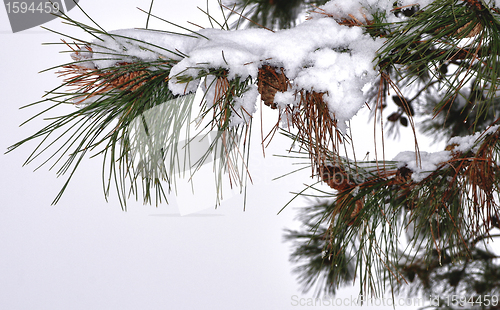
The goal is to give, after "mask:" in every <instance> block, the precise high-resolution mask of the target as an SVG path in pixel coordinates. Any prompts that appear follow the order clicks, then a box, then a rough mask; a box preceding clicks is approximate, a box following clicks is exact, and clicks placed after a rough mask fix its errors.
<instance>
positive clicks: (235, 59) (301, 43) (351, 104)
mask: <svg viewBox="0 0 500 310" xmlns="http://www.w3.org/2000/svg"><path fill="white" fill-rule="evenodd" d="M431 2H432V1H431V0H418V1H417V0H399V1H397V3H396V4H397V5H398V6H411V5H416V4H418V5H420V7H421V8H424V7H425V6H426V5H428V4H429V3H431ZM498 2H500V1H498ZM495 3H496V1H495ZM393 9H394V0H358V1H338V0H333V1H330V2H328V3H326V4H325V5H323V6H321V7H319V9H316V10H315V12H312V13H311V19H309V20H307V21H305V22H304V23H302V24H300V25H298V26H296V27H294V28H292V29H285V30H281V31H277V32H272V31H269V30H267V29H244V30H235V31H227V30H218V29H202V30H200V31H198V32H197V33H191V34H188V35H180V34H173V33H169V32H161V31H152V30H144V29H125V30H117V31H113V32H111V33H110V35H107V36H102V37H101V38H100V40H95V41H94V42H93V44H92V50H93V53H92V55H91V56H92V58H91V59H89V58H90V57H89V56H88V55H80V59H82V60H83V61H86V60H87V59H89V61H91V62H92V64H88V63H87V64H86V65H87V66H89V67H90V66H91V65H93V66H95V67H96V68H106V67H112V66H116V65H117V64H119V63H123V62H134V61H138V60H141V61H162V60H163V61H170V62H171V63H173V64H174V65H173V67H172V69H171V71H170V80H169V84H168V87H169V89H170V90H171V91H172V92H173V93H174V94H176V95H185V94H189V93H193V92H196V91H197V89H198V87H199V85H200V82H201V81H200V79H199V76H200V75H206V73H207V72H209V71H210V70H211V69H226V70H227V72H228V78H229V79H230V80H231V79H234V78H236V77H239V78H241V79H243V80H244V79H246V78H248V77H251V78H252V79H254V80H255V79H256V78H257V76H258V71H259V68H260V67H261V66H263V65H271V66H275V67H277V68H283V69H284V72H285V74H286V76H287V78H288V79H290V80H291V81H293V82H292V89H289V90H288V91H287V92H286V93H284V94H278V95H277V98H276V103H277V104H278V107H280V108H284V107H286V106H289V105H294V104H296V102H295V97H294V98H292V95H293V94H294V93H297V92H299V91H302V90H306V91H315V92H318V93H323V99H324V100H325V102H326V103H327V104H328V107H329V110H330V112H331V113H332V115H333V116H334V117H335V118H336V120H337V122H338V124H339V128H345V127H346V126H345V124H346V123H347V121H349V120H351V119H352V117H353V116H354V115H356V114H357V112H358V111H359V110H360V109H361V108H362V107H363V106H364V104H365V102H366V100H367V97H368V95H367V94H366V92H365V91H363V90H366V86H367V85H369V84H371V83H373V82H374V81H375V79H376V78H377V76H378V71H377V68H375V65H374V63H373V60H374V59H375V56H376V53H377V51H378V50H379V49H380V48H381V47H382V45H383V44H384V40H383V39H380V38H375V39H374V38H372V37H371V36H370V35H368V34H366V33H364V30H363V28H362V27H356V26H354V27H349V26H347V25H341V24H339V22H341V21H342V20H343V19H350V20H352V19H353V17H354V18H355V19H356V20H357V21H359V22H366V21H367V20H370V19H371V18H372V14H373V13H374V12H375V11H377V10H382V11H384V10H385V11H386V12H387V13H390V11H391V10H393ZM329 16H330V17H329ZM387 16H394V14H392V13H391V14H387ZM331 17H333V18H331ZM153 68H154V67H153ZM181 77H182V78H181ZM186 77H188V78H190V79H191V82H189V83H187V82H186V79H185V78H186ZM209 81H210V79H209ZM211 81H213V80H211ZM204 84H205V86H207V85H210V84H213V83H206V81H205V83H204ZM206 96H207V100H208V99H210V97H211V96H212V97H213V94H210V90H208V93H207V95H206ZM254 98H257V96H256V92H255V88H251V90H250V93H248V94H245V95H244V96H243V97H242V98H241V99H238V100H236V101H235V102H234V104H235V109H236V110H238V109H240V108H241V107H244V110H245V111H247V112H248V113H250V114H251V113H253V112H254V111H255V108H254V107H253V106H251V105H250V104H249V103H248V102H249V100H253V99H254ZM292 99H293V100H292ZM240 116H241V115H240ZM240 116H236V117H235V118H234V119H233V121H232V123H233V124H235V125H236V124H240V123H241V122H246V121H248V119H247V118H246V117H243V118H241V117H240Z"/></svg>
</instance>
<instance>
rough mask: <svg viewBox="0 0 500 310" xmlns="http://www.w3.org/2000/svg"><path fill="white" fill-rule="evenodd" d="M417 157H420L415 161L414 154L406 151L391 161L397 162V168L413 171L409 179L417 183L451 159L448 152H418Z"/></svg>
mask: <svg viewBox="0 0 500 310" xmlns="http://www.w3.org/2000/svg"><path fill="white" fill-rule="evenodd" d="M419 155H420V157H419V158H418V160H417V157H416V155H415V152H411V151H406V152H401V153H399V154H398V155H396V157H394V159H393V160H394V161H397V162H398V168H401V167H407V168H408V169H410V170H411V171H413V174H412V176H411V178H412V180H413V181H415V182H417V183H418V182H420V181H422V180H423V179H425V178H426V177H428V176H429V175H430V174H431V173H432V172H434V171H436V170H437V169H438V168H439V167H441V166H442V165H443V163H445V162H446V161H448V160H450V159H451V152H450V151H440V152H432V153H428V152H420V153H419Z"/></svg>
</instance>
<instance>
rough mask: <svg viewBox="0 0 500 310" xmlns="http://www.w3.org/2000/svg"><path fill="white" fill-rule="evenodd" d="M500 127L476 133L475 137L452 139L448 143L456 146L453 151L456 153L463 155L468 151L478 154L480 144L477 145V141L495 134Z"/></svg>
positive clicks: (492, 127)
mask: <svg viewBox="0 0 500 310" xmlns="http://www.w3.org/2000/svg"><path fill="white" fill-rule="evenodd" d="M499 127H500V126H499V125H496V126H491V127H490V128H488V129H487V130H485V131H484V132H476V133H475V134H473V135H470V136H463V137H452V138H451V139H450V140H449V141H448V145H454V148H453V151H454V152H461V153H466V152H468V151H472V152H474V153H475V152H477V150H478V148H479V146H480V143H477V140H478V139H480V138H481V137H484V136H485V135H489V134H492V133H494V132H495V131H497V130H498V128H499Z"/></svg>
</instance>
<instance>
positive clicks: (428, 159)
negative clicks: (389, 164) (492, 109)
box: [393, 125, 500, 182]
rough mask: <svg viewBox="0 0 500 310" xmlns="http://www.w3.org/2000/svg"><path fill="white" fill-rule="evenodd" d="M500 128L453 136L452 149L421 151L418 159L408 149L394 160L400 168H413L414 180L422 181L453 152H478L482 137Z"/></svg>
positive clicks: (448, 158) (449, 142) (450, 142)
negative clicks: (431, 151) (430, 151)
mask: <svg viewBox="0 0 500 310" xmlns="http://www.w3.org/2000/svg"><path fill="white" fill-rule="evenodd" d="M499 128H500V125H496V126H491V127H490V128H488V129H487V130H486V131H484V132H477V133H475V134H473V135H469V136H463V137H453V138H451V139H450V140H449V141H448V145H454V148H453V150H451V151H439V152H433V153H428V152H420V153H419V155H420V157H419V158H418V160H417V156H416V155H415V152H411V151H406V152H401V153H399V154H397V155H396V157H394V159H393V160H394V161H396V162H397V167H398V168H401V167H407V168H408V169H410V170H412V171H413V174H412V179H413V181H415V182H420V181H422V180H423V179H425V178H426V177H428V176H429V175H430V174H431V173H432V172H434V171H436V170H437V169H438V168H439V167H441V166H443V165H446V162H447V161H448V160H450V159H451V158H452V156H453V152H462V153H465V152H467V151H470V150H472V151H473V152H477V150H478V148H479V146H480V144H481V139H482V138H484V137H485V136H486V135H490V134H493V133H494V132H496V131H497V130H498V129H499Z"/></svg>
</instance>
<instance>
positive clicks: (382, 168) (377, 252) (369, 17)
mask: <svg viewBox="0 0 500 310" xmlns="http://www.w3.org/2000/svg"><path fill="white" fill-rule="evenodd" d="M323 2H326V1H307V0H297V1H260V0H259V1H253V0H248V1H244V0H242V1H237V2H236V3H233V6H232V8H230V9H229V13H228V18H227V19H226V20H224V21H223V22H221V23H220V24H219V25H220V26H221V28H222V29H223V30H229V26H228V25H229V24H230V19H231V16H234V15H233V13H234V12H236V11H240V12H241V13H240V14H241V15H248V16H249V19H253V20H254V21H255V23H256V24H260V25H261V26H265V27H268V28H273V29H276V28H287V27H292V26H293V25H294V24H295V21H296V20H297V16H298V13H299V11H302V10H304V8H305V7H306V6H308V5H309V6H310V5H313V4H314V5H316V4H321V3H323ZM341 2H342V1H340V0H333V1H331V2H329V3H328V4H327V5H325V6H323V7H319V8H313V10H314V11H313V12H311V18H318V16H319V18H324V19H325V20H327V21H329V22H331V20H334V21H335V25H334V27H336V28H335V29H336V31H339V32H338V33H341V31H345V32H346V33H347V32H349V34H350V35H351V36H358V37H357V38H361V36H363V38H369V39H370V40H367V41H366V42H369V43H373V42H375V43H373V44H376V42H383V45H382V44H381V46H382V47H381V48H380V49H378V50H377V52H376V57H375V59H373V63H372V65H373V68H375V70H377V72H378V76H377V77H376V79H375V80H373V81H372V82H373V83H372V84H371V85H370V87H369V89H365V88H364V87H363V92H361V91H360V93H363V95H365V93H366V97H367V100H366V105H368V106H370V109H371V111H372V115H373V119H374V121H377V122H379V121H380V122H381V123H383V120H384V119H383V117H382V115H384V111H385V109H386V108H387V106H388V105H389V104H393V105H395V106H396V108H397V111H396V112H394V113H392V114H390V115H389V116H388V117H387V120H388V122H389V123H390V127H391V128H392V129H393V130H394V131H395V130H397V128H398V127H399V126H403V127H410V128H411V129H412V130H413V132H414V133H415V135H416V132H417V127H418V128H422V129H423V130H424V131H425V132H426V133H428V134H430V135H432V136H434V137H436V138H437V139H446V140H447V141H448V146H447V147H446V149H445V150H443V151H441V152H435V153H425V152H420V150H419V149H418V144H417V143H415V152H410V153H401V154H400V155H398V156H397V157H396V158H395V159H394V160H392V161H388V160H385V159H384V158H383V159H380V158H377V159H376V160H374V161H356V160H352V159H349V158H347V156H343V155H342V154H341V151H340V149H341V144H342V143H346V142H349V140H350V137H349V134H348V131H347V130H346V128H345V127H343V125H344V124H343V122H342V119H341V118H340V116H339V115H336V114H335V112H332V104H331V101H328V98H329V96H330V97H331V96H334V95H335V94H331V93H328V91H323V90H318V89H321V87H320V86H318V87H309V88H307V87H302V85H303V84H300V83H299V82H298V80H299V78H300V75H299V74H297V73H295V75H294V73H293V70H290V68H287V66H286V64H284V62H285V61H281V63H280V61H277V60H276V59H271V58H268V59H261V60H259V61H256V60H255V59H252V60H249V61H248V62H244V64H240V67H238V68H237V69H236V70H233V69H234V68H235V67H234V65H232V64H233V59H232V58H230V56H233V55H229V52H226V51H224V50H222V53H221V55H219V54H217V55H209V56H210V57H208V58H209V59H206V61H204V62H198V63H196V64H195V65H192V66H189V67H186V68H183V69H182V70H181V69H179V70H180V71H179V72H178V71H176V70H178V68H179V64H182V63H183V62H187V61H190V60H192V58H193V55H190V54H189V52H186V51H185V50H183V49H181V48H180V46H179V47H178V46H172V47H171V48H170V47H165V46H162V45H160V44H159V43H158V42H155V41H154V40H153V41H148V40H146V39H143V37H138V34H137V33H133V34H127V33H121V32H107V31H105V30H103V29H101V28H100V27H99V26H98V25H95V26H90V25H86V24H83V23H81V22H78V21H74V20H72V19H71V18H69V17H68V16H67V15H64V14H63V15H62V18H63V19H64V20H65V22H66V23H68V24H69V25H72V26H75V27H76V28H78V29H81V30H84V32H85V33H86V34H87V35H90V36H91V38H92V39H93V41H90V40H84V39H75V38H74V36H69V35H68V36H67V37H68V38H69V39H71V40H74V41H75V42H74V43H71V44H67V45H68V46H69V47H70V48H71V51H72V53H73V57H74V60H75V61H74V62H72V63H69V64H63V65H61V66H59V67H58V68H59V69H60V74H61V75H62V76H64V77H66V80H65V82H64V83H63V85H62V86H63V87H71V90H70V91H66V92H65V91H62V90H61V87H58V88H56V89H54V90H52V91H51V92H49V94H48V95H47V96H46V99H45V100H43V101H41V102H38V103H37V104H40V103H47V102H54V104H53V105H52V106H50V107H49V108H47V109H46V110H45V111H44V112H46V111H49V110H52V109H55V108H57V107H58V106H60V105H64V104H71V105H75V104H76V105H77V106H78V107H79V109H78V110H76V111H75V112H73V113H70V114H68V115H64V116H60V117H57V118H55V119H53V120H52V122H51V123H50V124H49V125H47V126H46V127H45V128H43V129H41V130H40V131H38V132H37V133H35V134H34V135H32V136H31V137H28V138H26V139H25V140H23V141H20V142H19V143H17V144H15V145H13V146H12V147H11V148H10V149H9V151H12V150H14V149H16V148H17V147H20V146H21V145H23V144H24V143H26V142H28V141H31V140H34V139H42V141H41V142H40V144H39V146H38V147H37V148H36V149H35V151H34V152H33V154H32V156H30V158H28V160H27V163H30V162H32V161H33V160H34V159H36V158H38V157H40V156H41V155H42V154H49V156H48V157H49V158H48V159H47V160H46V161H44V163H43V164H45V163H48V162H49V161H51V160H52V161H53V163H52V165H53V167H55V166H57V165H59V166H60V168H59V170H58V173H59V174H65V173H69V174H70V177H69V179H68V182H69V180H70V179H71V176H72V175H73V173H74V172H75V171H76V169H77V168H78V166H79V164H80V162H81V161H82V160H83V159H84V157H85V156H86V155H87V153H88V152H89V151H95V150H97V153H96V155H99V154H100V155H103V158H104V161H103V181H104V182H103V184H104V190H105V193H106V195H109V192H110V188H111V187H112V184H113V183H114V184H115V186H116V188H117V191H118V193H119V197H120V200H121V202H122V205H123V206H125V204H126V200H127V199H128V198H129V196H136V199H137V197H138V196H139V193H140V192H141V190H140V189H139V188H142V192H143V195H142V197H143V200H144V201H145V202H148V203H151V202H152V201H153V196H154V197H155V201H156V203H159V202H161V201H162V199H164V198H165V192H166V191H170V190H172V189H173V188H175V178H174V176H175V175H176V174H177V173H179V172H180V171H183V170H185V167H181V166H182V165H185V163H186V158H188V159H189V158H190V157H189V144H187V145H186V147H185V148H179V147H178V146H179V141H180V140H181V136H180V130H181V128H184V127H185V126H186V125H187V124H191V123H192V122H193V121H194V120H195V119H196V120H197V121H199V122H200V123H203V122H204V125H203V126H202V127H203V129H207V130H213V131H216V132H217V135H216V137H215V139H214V140H213V142H212V143H211V145H210V147H209V149H207V151H206V153H205V155H204V156H202V158H201V159H199V160H197V161H196V162H194V163H189V164H188V167H187V168H188V169H189V170H190V172H189V173H195V172H196V170H197V169H198V168H199V167H200V166H201V165H202V164H203V163H205V161H206V160H207V159H208V158H209V156H210V155H211V154H214V153H215V154H216V155H217V156H216V157H218V158H221V160H220V161H219V163H218V166H217V167H216V169H215V171H216V173H217V174H216V177H215V179H216V182H218V190H217V191H218V192H217V195H218V196H217V197H218V198H220V194H221V191H220V184H222V181H221V176H222V175H223V174H224V173H226V172H227V173H229V175H230V183H231V184H232V185H234V186H238V187H240V188H241V189H243V188H244V186H245V184H246V181H247V177H248V169H247V168H248V167H247V161H248V154H249V151H248V150H249V145H248V143H249V139H248V138H249V136H250V134H251V128H252V122H251V119H252V114H253V111H251V109H250V108H249V107H251V106H249V105H246V104H247V103H246V102H245V100H248V98H250V101H252V102H253V101H255V100H254V99H256V97H257V94H259V95H260V96H261V97H260V98H261V100H262V101H263V102H264V103H265V105H266V106H269V108H272V109H278V110H279V115H280V120H281V121H282V123H284V124H286V125H287V126H285V129H283V131H282V132H283V133H284V135H286V136H288V137H289V138H290V139H291V140H292V141H293V143H295V144H296V145H298V146H299V151H298V154H297V156H305V157H306V158H307V159H308V160H309V162H310V164H311V171H312V175H313V177H315V178H316V179H317V180H318V183H323V184H326V185H328V186H329V187H330V188H331V190H330V191H327V192H325V191H324V190H322V189H321V188H319V187H317V186H315V185H312V186H309V187H308V188H306V189H304V191H302V192H301V193H300V194H298V195H297V196H300V195H307V196H314V197H316V198H318V197H321V198H322V199H317V200H312V201H311V204H310V206H308V207H305V208H304V209H303V210H302V211H301V214H300V220H301V221H302V223H303V226H302V229H301V230H298V231H293V230H288V231H287V233H286V240H288V241H291V242H292V243H293V244H294V247H295V250H294V251H293V253H292V261H294V262H296V263H298V264H299V265H298V267H297V268H296V271H297V272H298V274H299V281H300V282H301V283H302V284H303V287H304V290H305V291H308V290H310V289H312V288H313V287H315V286H316V292H317V293H318V294H335V292H336V290H337V288H338V287H339V286H340V285H345V284H350V283H352V282H353V281H354V280H355V281H357V282H358V283H359V287H360V294H363V295H365V294H368V293H371V294H382V293H383V292H384V290H385V288H386V286H387V285H390V286H391V288H392V289H393V290H395V291H398V292H404V291H409V292H410V294H421V293H425V294H428V293H431V292H432V293H436V294H438V293H439V294H449V293H451V292H453V293H460V294H464V295H467V296H472V297H476V296H479V295H485V294H490V295H493V294H498V276H497V275H499V274H500V271H499V268H500V266H499V265H497V263H496V260H495V259H496V258H497V256H496V255H495V254H493V252H492V251H491V250H490V249H489V248H488V247H487V246H486V245H487V243H486V242H487V241H488V240H490V239H491V238H493V237H494V236H496V235H495V233H492V232H493V231H494V230H496V229H498V228H499V218H500V214H499V205H498V201H499V200H498V199H499V197H498V193H499V185H500V174H499V172H498V171H499V167H498V163H499V158H498V156H499V155H500V143H499V137H500V127H498V126H497V122H498V112H499V111H500V106H499V105H498V103H499V102H500V99H499V98H500V96H499V94H498V88H499V74H500V70H499V67H498V65H497V63H498V59H499V58H500V16H499V14H500V11H499V9H498V7H497V5H498V4H497V3H496V2H495V1H489V2H488V1H480V0H466V1H461V0H436V1H427V2H426V4H428V5H422V6H420V5H413V4H411V5H403V4H402V3H403V2H404V3H405V4H406V3H407V2H408V1H406V2H405V1H395V2H394V3H390V2H392V1H385V2H387V3H390V5H389V7H383V5H382V4H381V3H385V2H384V1H379V2H378V3H377V5H379V6H378V7H377V6H376V5H375V4H373V3H372V2H373V1H369V0H364V1H360V3H362V4H363V5H364V6H359V8H358V9H357V11H346V12H344V11H342V10H343V9H345V10H347V9H349V8H350V7H349V6H344V7H342V8H343V9H340V10H337V9H336V8H335V7H334V5H335V4H339V5H340V3H341ZM370 3H372V4H371V5H370ZM220 4H221V7H226V8H227V7H228V6H225V5H223V4H222V3H220ZM329 5H330V6H329ZM332 5H333V6H332ZM332 8H334V9H332ZM149 17H154V15H152V14H151V12H150V13H149V15H148V18H149ZM436 17H439V18H436ZM209 18H211V17H209ZM241 20H242V17H241V16H240V17H238V21H237V22H236V25H240V24H241V23H240V22H241ZM323 24H326V23H323ZM308 25H320V23H317V24H312V23H310V24H308ZM302 29H303V28H302ZM339 29H340V30H339ZM353 29H354V30H353ZM183 30H185V29H183ZM150 31H151V32H153V31H152V30H150ZM237 31H238V30H236V31H234V32H228V33H234V35H235V36H238V32H237ZM271 32H272V30H271ZM154 33H156V34H158V33H161V34H163V33H162V32H159V31H154ZM245 33H246V34H248V32H245ZM272 33H273V34H274V32H272ZM289 33H292V32H289ZM342 33H344V32H342ZM139 34H140V33H139ZM149 34H150V33H148V35H149ZM164 34H165V35H168V36H169V38H170V39H171V40H173V41H175V42H178V44H180V45H182V44H185V45H186V46H191V45H196V44H198V42H210V41H211V40H216V39H220V37H217V36H215V35H213V33H212V32H194V31H191V32H189V33H187V34H186V33H183V34H172V33H164ZM259 34H260V33H259ZM266 34H267V32H266ZM254 37H257V36H254ZM262 40H264V39H262ZM346 40H348V36H346ZM186 42H187V43H186ZM231 42H232V41H231ZM238 42H239V43H240V42H241V41H238ZM232 43H234V42H232ZM247 43H248V42H247ZM251 43H252V47H254V48H255V46H258V44H257V43H256V44H255V46H254V45H253V43H255V42H251ZM300 43H301V42H297V44H300ZM65 44H66V43H65ZM249 44H250V43H249ZM237 45H238V44H236V43H235V44H232V45H231V48H233V47H234V46H237ZM332 45H333V43H331V42H327V43H326V44H325V46H314V50H313V51H312V53H316V52H317V53H316V54H315V57H317V58H319V57H320V56H321V55H330V56H331V57H334V56H335V57H345V58H344V59H351V58H349V57H354V56H356V55H357V54H359V53H360V50H362V49H361V48H359V46H358V47H357V48H358V49H356V45H355V43H353V42H350V43H345V44H337V45H335V46H332ZM234 49H236V50H237V52H241V53H243V49H240V50H238V49H237V48H236V47H235V48H234ZM367 49H369V48H368V47H367ZM198 51H199V50H198ZM204 51H206V50H204ZM231 51H234V50H231ZM191 52H192V51H191ZM218 52H219V51H218V50H217V53H218ZM236 54H237V53H236ZM138 55H139V56H138ZM144 55H145V56H144ZM199 55H200V54H198V56H199ZM318 55H319V56H318ZM332 55H333V56H332ZM339 55H340V56H339ZM367 55H370V54H369V53H368V54H367ZM212 56H213V57H212ZM221 57H222V61H221ZM276 58H278V57H276ZM273 61H274V62H273ZM103 63H111V65H106V66H104V65H102V64H103ZM96 64H101V65H96ZM314 64H315V63H314V62H313V61H312V60H311V59H308V62H307V63H304V64H300V66H299V67H300V68H299V69H300V70H303V71H301V72H302V73H303V72H305V71H307V70H309V69H314V68H312V67H314ZM316 64H318V65H322V64H320V63H316ZM251 66H255V72H254V74H253V75H252V74H247V75H245V74H242V73H241V72H243V71H244V70H243V69H247V68H250V67H251ZM181 68H182V67H181ZM330 68H331V67H330ZM240 69H241V70H240ZM232 70H233V71H237V73H235V72H233V71H232ZM248 71H251V70H250V69H248ZM353 71H354V70H353ZM314 72H315V73H317V71H314ZM330 73H331V72H330ZM349 73H350V72H349ZM369 75H370V74H369V73H368V71H367V70H365V71H364V72H362V73H361V74H359V76H360V77H365V76H369ZM353 76H354V77H356V78H357V77H358V75H356V74H353ZM350 77H352V76H350ZM338 83H339V84H341V81H338ZM198 85H201V86H202V87H203V88H204V90H205V95H204V98H203V101H202V103H201V113H200V114H199V115H197V117H193V116H192V115H191V109H190V108H191V106H192V105H193V96H192V95H189V93H190V92H193V91H196V89H197V87H198ZM304 85H305V84H304ZM315 86H317V85H315ZM362 86H363V85H362ZM179 89H181V90H183V91H179ZM253 95H255V96H253ZM344 95H345V96H346V97H347V96H348V95H350V94H346V93H344ZM252 96H253V97H252ZM283 101H284V102H283ZM166 102H167V103H168V105H166V106H167V108H166V110H165V111H164V112H163V113H166V114H165V115H168V122H162V123H158V124H152V123H151V122H150V121H149V120H147V119H146V114H147V111H151V110H152V109H154V108H158V107H162V106H165V103H166ZM337 112H338V111H337ZM41 114H42V113H41ZM36 116H39V115H36ZM188 127H189V126H188ZM158 130H159V131H161V132H162V135H158V134H157V133H155V131H158ZM274 130H278V125H276V127H275V128H274ZM138 132H144V137H139V138H138V136H137V133H138ZM204 134H206V132H203V131H202V130H200V131H198V132H197V133H196V134H195V135H194V136H192V135H191V133H189V132H187V133H186V136H187V137H188V140H191V141H192V139H194V138H195V137H198V136H199V135H204ZM160 136H161V137H160ZM415 141H417V137H416V136H415ZM61 143H62V145H60V144H61ZM141 143H142V144H141ZM138 144H139V145H140V148H141V150H142V153H145V154H146V157H144V156H143V157H141V158H140V161H138V160H137V157H136V155H134V154H136V152H134V151H135V150H134V148H135V147H137V145H138ZM50 152H52V153H50ZM141 156H142V155H141ZM165 163H167V164H165ZM68 182H67V183H66V184H65V185H64V188H63V189H62V191H61V193H59V195H58V196H57V198H56V200H55V201H54V202H57V201H58V200H59V198H60V197H61V195H62V193H63V191H64V189H65V188H66V187H67V185H68ZM162 184H167V188H166V189H164V187H163V186H164V185H162ZM407 284H409V285H407ZM408 287H409V289H407V288H408Z"/></svg>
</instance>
